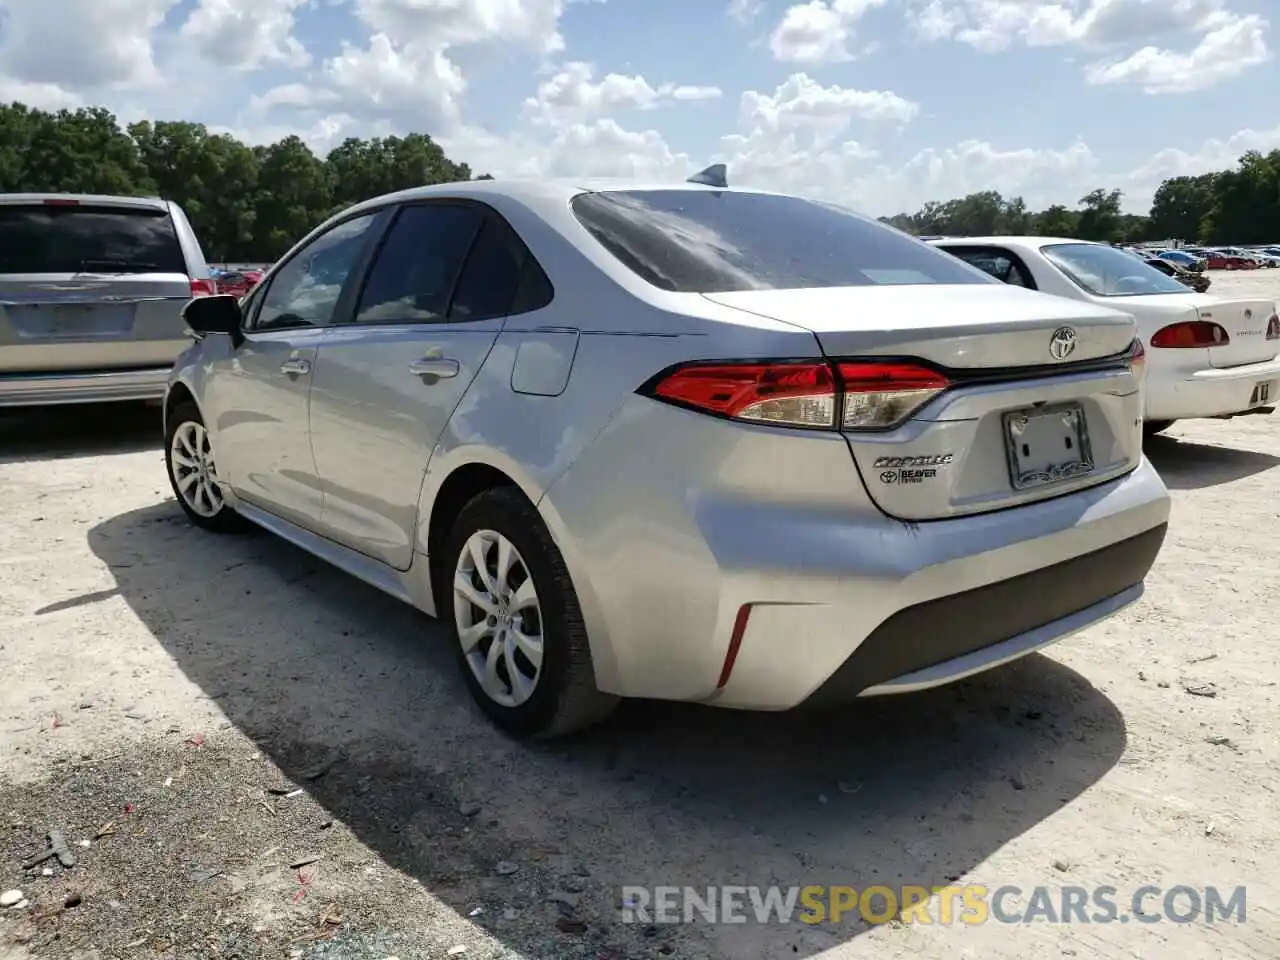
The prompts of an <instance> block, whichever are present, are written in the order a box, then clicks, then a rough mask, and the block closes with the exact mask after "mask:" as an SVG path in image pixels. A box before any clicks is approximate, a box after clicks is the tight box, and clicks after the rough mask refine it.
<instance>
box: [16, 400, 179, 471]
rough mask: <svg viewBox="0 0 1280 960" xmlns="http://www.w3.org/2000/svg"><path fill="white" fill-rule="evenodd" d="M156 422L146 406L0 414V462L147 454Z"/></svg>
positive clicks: (157, 437) (158, 437) (156, 441)
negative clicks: (142, 451)
mask: <svg viewBox="0 0 1280 960" xmlns="http://www.w3.org/2000/svg"><path fill="white" fill-rule="evenodd" d="M162 420H163V418H162V416H161V412H160V408H159V407H158V406H155V405H153V404H147V403H85V404H80V403H75V404H66V405H64V406H56V407H23V408H20V409H19V408H14V409H0V463H20V462H22V461H24V460H60V459H64V458H67V457H89V456H97V455H100V454H105V453H132V452H134V451H137V450H153V449H155V448H156V447H159V446H161V445H162V443H163V436H162V434H161V430H162Z"/></svg>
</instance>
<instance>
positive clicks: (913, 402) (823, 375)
mask: <svg viewBox="0 0 1280 960" xmlns="http://www.w3.org/2000/svg"><path fill="white" fill-rule="evenodd" d="M950 386H951V381H950V380H948V379H947V378H946V377H945V376H943V375H942V374H940V373H938V372H937V371H935V370H931V369H929V368H928V367H924V366H921V365H920V364H914V363H904V362H893V361H890V362H883V363H882V362H875V361H870V362H865V361H864V362H852V361H850V362H840V363H836V364H835V365H834V367H833V366H832V365H830V364H827V363H818V362H813V361H801V362H774V363H723V364H711V363H705V364H704V363H693V364H688V365H686V366H683V367H678V368H676V369H675V370H674V371H672V372H670V373H668V374H667V375H665V376H663V377H662V378H661V379H659V380H658V381H657V382H656V383H655V384H654V385H652V386H650V387H648V388H647V389H645V390H643V392H645V393H647V394H649V395H650V396H653V397H657V398H660V399H663V400H669V401H671V402H673V403H678V404H680V405H681V406H686V407H690V408H692V409H695V410H700V411H702V412H704V413H712V414H716V415H718V416H722V417H730V418H732V419H735V420H747V421H753V422H756V423H774V424H779V425H782V426H792V427H817V428H822V429H827V430H830V429H833V428H835V427H836V426H837V425H839V427H840V428H841V429H844V430H885V429H889V428H892V427H895V426H897V425H898V424H900V423H902V422H903V421H905V420H906V419H908V418H909V417H910V416H911V415H912V414H913V413H915V412H916V411H917V410H919V409H920V408H921V407H923V406H924V405H925V404H926V403H928V402H929V401H930V400H932V399H933V398H934V397H936V396H937V395H938V394H940V393H941V392H943V391H944V390H946V389H948V388H949V387H950Z"/></svg>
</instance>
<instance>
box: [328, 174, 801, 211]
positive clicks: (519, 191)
mask: <svg viewBox="0 0 1280 960" xmlns="http://www.w3.org/2000/svg"><path fill="white" fill-rule="evenodd" d="M610 190H634V191H654V190H674V191H688V192H690V193H698V192H700V193H708V192H710V193H752V194H762V195H771V196H783V195H784V194H779V193H777V192H775V191H771V190H758V189H754V188H750V187H709V186H704V185H702V184H700V183H688V182H686V181H676V182H671V181H666V182H655V181H649V180H629V179H618V178H581V177H579V178H573V179H569V178H550V179H545V178H544V179H531V178H530V179H526V178H513V179H509V180H508V179H503V180H455V181H452V182H449V183H433V184H428V185H426V186H421V187H410V188H409V189H407V190H400V191H398V192H396V193H386V194H383V195H381V196H378V197H371V198H370V199H368V200H364V201H362V202H360V203H358V204H355V205H354V206H351V207H348V208H347V209H346V210H344V211H343V215H348V214H353V213H356V212H358V211H361V210H365V209H372V208H376V207H382V206H386V205H387V204H390V203H407V202H411V201H414V200H430V199H431V198H433V197H456V198H471V199H476V200H484V199H486V198H494V197H504V198H506V199H509V200H514V201H516V202H518V203H523V204H525V205H527V206H532V207H537V206H539V205H541V204H545V203H548V202H550V203H557V204H563V203H568V202H569V201H570V200H572V199H573V198H574V197H576V196H579V195H580V194H584V193H598V192H602V191H610Z"/></svg>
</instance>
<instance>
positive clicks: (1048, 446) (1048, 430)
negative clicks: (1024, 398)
mask: <svg viewBox="0 0 1280 960" xmlns="http://www.w3.org/2000/svg"><path fill="white" fill-rule="evenodd" d="M1004 442H1005V450H1006V452H1007V453H1008V459H1009V479H1010V481H1011V482H1012V483H1013V488H1014V489H1015V490H1026V489H1029V488H1031V487H1040V486H1043V485H1045V484H1047V483H1058V482H1060V481H1062V480H1071V479H1073V478H1075V477H1082V476H1084V475H1085V474H1089V473H1092V472H1093V455H1092V454H1091V452H1090V450H1089V430H1088V426H1087V424H1086V423H1085V418H1084V408H1083V407H1081V406H1080V404H1078V403H1067V404H1062V405H1060V406H1055V407H1041V408H1038V409H1034V410H1019V411H1016V412H1014V413H1006V414H1005V415H1004Z"/></svg>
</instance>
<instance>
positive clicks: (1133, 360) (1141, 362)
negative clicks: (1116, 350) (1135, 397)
mask: <svg viewBox="0 0 1280 960" xmlns="http://www.w3.org/2000/svg"><path fill="white" fill-rule="evenodd" d="M1129 369H1130V370H1131V371H1133V374H1134V376H1137V377H1140V376H1142V375H1143V374H1144V373H1146V370H1147V351H1146V349H1145V348H1144V347H1143V346H1142V341H1141V340H1134V341H1133V345H1132V346H1131V347H1130V348H1129Z"/></svg>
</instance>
